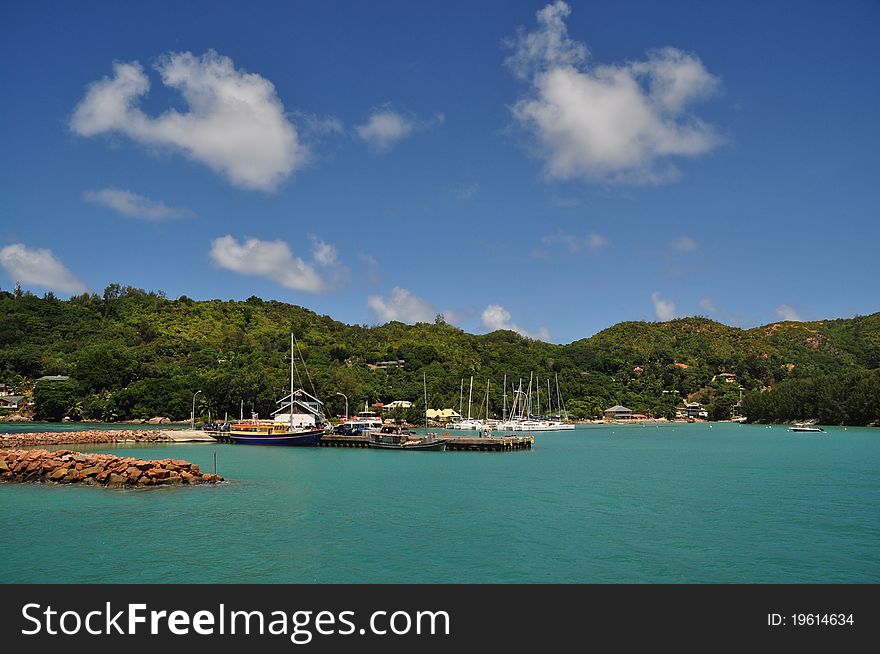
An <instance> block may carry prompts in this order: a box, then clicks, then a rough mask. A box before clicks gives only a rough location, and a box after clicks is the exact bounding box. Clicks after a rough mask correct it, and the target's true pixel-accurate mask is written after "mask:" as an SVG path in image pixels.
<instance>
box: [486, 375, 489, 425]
mask: <svg viewBox="0 0 880 654" xmlns="http://www.w3.org/2000/svg"><path fill="white" fill-rule="evenodd" d="M486 422H489V380H488V379H487V380H486Z"/></svg>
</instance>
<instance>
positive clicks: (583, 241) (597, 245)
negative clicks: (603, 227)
mask: <svg viewBox="0 0 880 654" xmlns="http://www.w3.org/2000/svg"><path fill="white" fill-rule="evenodd" d="M541 242H542V243H543V244H544V245H547V246H554V245H559V246H561V247H563V248H565V249H566V250H568V251H569V252H571V253H572V254H576V253H578V252H580V251H581V250H588V251H590V252H592V253H595V252H598V251H599V250H601V249H602V248H603V247H605V246H606V245H608V239H607V238H605V237H604V236H602V235H601V234H597V233H596V232H590V233H589V234H587V235H586V236H576V235H574V234H566V233H565V232H563V231H562V230H557V232H556V233H555V234H548V235H546V236H542V237H541ZM536 253H540V256H542V257H544V258H546V257H548V256H549V252H547V251H545V250H536V251H535V253H533V254H536Z"/></svg>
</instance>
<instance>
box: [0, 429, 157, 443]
mask: <svg viewBox="0 0 880 654" xmlns="http://www.w3.org/2000/svg"><path fill="white" fill-rule="evenodd" d="M171 440H172V439H171V438H169V437H168V436H167V435H166V434H165V432H164V431H161V430H158V429H156V430H148V429H142V430H135V429H90V430H88V431H41V432H36V433H33V434H0V448H2V447H23V446H25V445H81V444H83V443H124V442H132V441H133V442H136V443H164V442H168V441H171Z"/></svg>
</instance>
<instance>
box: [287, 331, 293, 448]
mask: <svg viewBox="0 0 880 654" xmlns="http://www.w3.org/2000/svg"><path fill="white" fill-rule="evenodd" d="M293 356H294V354H293V332H290V405H289V406H288V407H287V415H288V429H289V430H290V431H293Z"/></svg>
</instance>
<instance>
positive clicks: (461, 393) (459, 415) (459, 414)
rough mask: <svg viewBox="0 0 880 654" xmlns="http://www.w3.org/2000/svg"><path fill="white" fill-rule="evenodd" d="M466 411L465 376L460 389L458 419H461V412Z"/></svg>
mask: <svg viewBox="0 0 880 654" xmlns="http://www.w3.org/2000/svg"><path fill="white" fill-rule="evenodd" d="M462 411H464V377H462V378H461V388H460V389H459V391H458V419H459V420H461V413H462Z"/></svg>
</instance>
